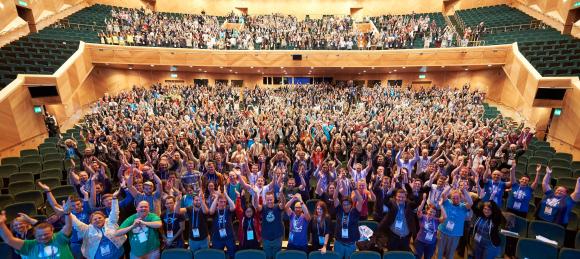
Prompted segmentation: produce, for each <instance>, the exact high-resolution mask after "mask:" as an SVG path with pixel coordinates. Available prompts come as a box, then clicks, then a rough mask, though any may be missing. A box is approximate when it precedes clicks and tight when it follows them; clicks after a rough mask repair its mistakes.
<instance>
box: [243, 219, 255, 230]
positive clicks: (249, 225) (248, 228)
mask: <svg viewBox="0 0 580 259" xmlns="http://www.w3.org/2000/svg"><path fill="white" fill-rule="evenodd" d="M244 222H246V218H245V217H244V219H243V220H242V224H244ZM252 224H253V222H252V219H251V218H250V219H248V227H247V228H246V231H252V230H253V229H254V228H253V227H252ZM242 226H243V225H242Z"/></svg>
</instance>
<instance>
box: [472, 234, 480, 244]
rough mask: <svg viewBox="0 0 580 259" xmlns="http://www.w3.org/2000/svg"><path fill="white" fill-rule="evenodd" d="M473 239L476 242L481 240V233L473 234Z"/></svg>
mask: <svg viewBox="0 0 580 259" xmlns="http://www.w3.org/2000/svg"><path fill="white" fill-rule="evenodd" d="M473 239H475V241H477V242H481V235H480V234H475V237H473Z"/></svg>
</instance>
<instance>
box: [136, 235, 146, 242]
mask: <svg viewBox="0 0 580 259" xmlns="http://www.w3.org/2000/svg"><path fill="white" fill-rule="evenodd" d="M137 238H138V239H139V243H145V242H147V234H145V232H140V233H139V234H138V235H137Z"/></svg>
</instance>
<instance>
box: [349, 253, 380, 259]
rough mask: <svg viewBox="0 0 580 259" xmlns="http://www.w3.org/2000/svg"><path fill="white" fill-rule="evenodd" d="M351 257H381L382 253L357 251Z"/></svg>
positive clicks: (377, 258) (360, 258)
mask: <svg viewBox="0 0 580 259" xmlns="http://www.w3.org/2000/svg"><path fill="white" fill-rule="evenodd" d="M350 259H381V254H379V253H377V252H374V251H356V252H354V253H353V254H352V255H351V256H350Z"/></svg>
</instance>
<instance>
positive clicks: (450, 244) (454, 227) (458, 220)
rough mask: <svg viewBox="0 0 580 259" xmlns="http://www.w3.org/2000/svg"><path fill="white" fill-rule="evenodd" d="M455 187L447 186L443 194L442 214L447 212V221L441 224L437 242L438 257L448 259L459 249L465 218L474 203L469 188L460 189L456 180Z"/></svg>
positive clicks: (441, 201) (440, 202) (441, 202)
mask: <svg viewBox="0 0 580 259" xmlns="http://www.w3.org/2000/svg"><path fill="white" fill-rule="evenodd" d="M454 185H455V188H454V189H453V190H451V186H447V187H446V189H445V190H444V191H443V194H441V200H440V201H439V204H440V207H441V210H442V212H441V213H442V214H443V213H445V216H446V218H445V221H443V222H442V223H441V224H440V225H439V240H438V244H437V258H438V259H442V258H443V256H445V257H446V258H447V259H452V258H453V257H454V254H455V250H457V244H458V242H459V239H460V238H461V236H463V227H464V223H465V218H466V217H467V216H468V213H469V211H470V209H471V206H472V205H473V201H472V200H471V196H469V192H467V189H461V190H460V189H458V183H457V181H455V183H454ZM450 191H451V195H450V196H451V198H450V199H449V198H448V196H449V192H450Z"/></svg>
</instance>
